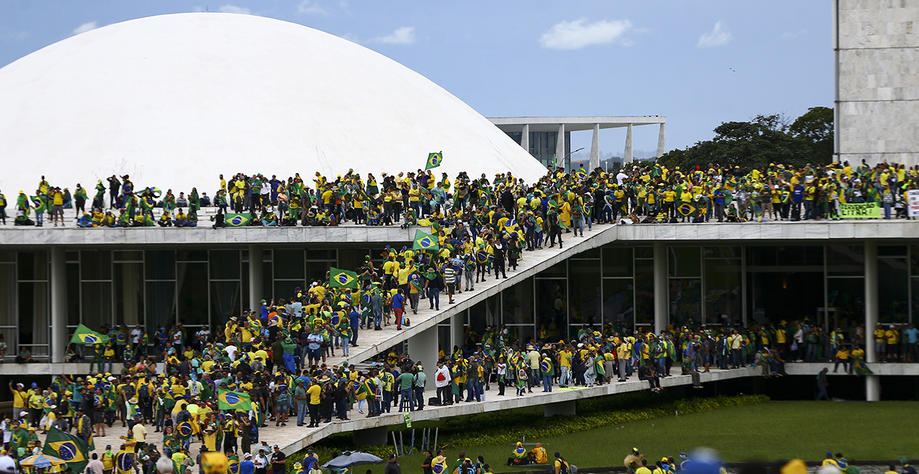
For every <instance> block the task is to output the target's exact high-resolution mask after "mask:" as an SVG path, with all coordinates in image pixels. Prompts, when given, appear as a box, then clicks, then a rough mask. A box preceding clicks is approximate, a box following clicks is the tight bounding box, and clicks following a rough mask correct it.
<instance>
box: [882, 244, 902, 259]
mask: <svg viewBox="0 0 919 474" xmlns="http://www.w3.org/2000/svg"><path fill="white" fill-rule="evenodd" d="M878 255H879V256H881V257H905V256H906V246H905V245H878Z"/></svg>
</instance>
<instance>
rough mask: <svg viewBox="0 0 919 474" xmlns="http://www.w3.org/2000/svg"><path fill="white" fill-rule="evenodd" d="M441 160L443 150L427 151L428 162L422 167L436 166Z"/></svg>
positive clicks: (442, 158) (442, 159) (427, 168)
mask: <svg viewBox="0 0 919 474" xmlns="http://www.w3.org/2000/svg"><path fill="white" fill-rule="evenodd" d="M442 161H444V152H442V151H438V152H437V153H428V164H427V165H425V167H424V169H426V170H429V169H431V168H437V167H438V166H440V163H441V162H442Z"/></svg>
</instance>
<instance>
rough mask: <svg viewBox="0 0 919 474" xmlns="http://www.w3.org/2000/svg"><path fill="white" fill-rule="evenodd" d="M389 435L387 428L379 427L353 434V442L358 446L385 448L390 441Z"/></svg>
mask: <svg viewBox="0 0 919 474" xmlns="http://www.w3.org/2000/svg"><path fill="white" fill-rule="evenodd" d="M388 434H389V429H388V428H387V427H385V426H378V427H376V428H368V429H366V430H359V431H353V432H351V441H352V442H353V443H354V444H355V445H357V446H384V445H386V444H387V443H389V440H388V439H386V435H388Z"/></svg>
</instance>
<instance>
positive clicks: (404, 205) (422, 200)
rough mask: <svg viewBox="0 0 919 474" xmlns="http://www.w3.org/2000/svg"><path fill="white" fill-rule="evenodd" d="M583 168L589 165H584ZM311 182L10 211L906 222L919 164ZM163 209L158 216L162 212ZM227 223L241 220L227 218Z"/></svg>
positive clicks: (60, 191) (126, 195) (240, 183)
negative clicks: (854, 214) (866, 206)
mask: <svg viewBox="0 0 919 474" xmlns="http://www.w3.org/2000/svg"><path fill="white" fill-rule="evenodd" d="M582 166H583V165H582ZM311 180H312V182H311V183H310V182H306V181H305V180H304V179H303V178H302V177H301V176H300V174H299V173H297V174H295V175H294V176H289V177H287V178H278V177H277V176H276V175H272V176H271V178H268V177H267V176H266V175H263V174H260V173H255V174H252V175H247V174H245V173H236V174H235V175H232V176H230V177H229V179H226V178H225V177H224V175H222V174H221V175H220V176H219V184H218V185H217V187H216V191H215V192H213V194H212V196H208V194H207V192H199V191H198V189H197V188H192V189H191V190H188V192H187V194H186V192H185V191H180V192H178V194H175V193H174V192H173V190H172V189H167V191H166V192H165V193H163V192H162V190H161V189H159V188H157V187H155V186H148V187H144V188H136V187H135V185H134V183H133V182H132V180H131V178H130V176H129V175H122V176H120V177H119V176H117V175H113V176H111V177H108V178H106V180H105V182H103V180H101V179H100V180H98V181H97V183H96V185H95V187H94V189H93V190H91V192H92V193H93V196H92V198H90V196H89V192H88V191H87V189H86V188H84V187H83V186H82V185H81V184H79V183H77V184H76V187H75V188H74V190H73V192H71V191H70V189H69V188H68V187H66V186H65V187H63V188H62V187H60V186H59V185H52V184H50V183H49V182H48V181H47V180H45V178H44V176H42V177H41V180H40V182H39V183H38V186H37V188H36V190H35V193H34V194H32V195H29V194H27V193H26V192H24V191H20V192H19V193H18V196H17V198H16V202H15V205H14V206H13V208H14V212H15V215H14V216H13V217H14V218H13V221H14V223H15V224H16V225H37V226H42V225H44V222H45V214H47V215H48V216H49V217H50V219H51V222H52V224H53V225H54V226H57V225H65V222H64V210H65V209H73V210H74V212H75V220H76V225H78V226H80V227H147V226H154V225H160V226H164V227H196V226H197V225H198V212H199V210H200V209H202V208H207V207H213V208H216V209H217V213H216V215H214V216H211V217H212V220H213V226H214V227H224V226H227V225H232V226H241V225H258V226H269V227H272V226H296V225H303V226H329V225H340V224H343V223H353V224H356V225H369V226H374V225H377V226H378V225H402V226H408V225H413V224H417V223H419V221H423V222H437V223H440V224H442V225H446V226H453V225H455V223H457V222H465V223H466V225H467V226H470V225H474V223H475V222H484V221H486V220H487V219H488V218H490V217H491V215H492V213H493V212H495V211H496V210H499V211H500V213H501V214H502V215H506V216H510V217H511V218H515V219H517V220H518V221H520V223H521V226H524V225H526V226H532V227H534V232H541V233H543V234H548V233H549V232H551V229H550V228H551V225H552V223H551V222H549V214H550V213H552V212H554V213H555V214H556V218H557V219H558V220H560V221H561V223H562V224H563V225H564V226H566V227H573V228H576V229H582V228H584V227H589V226H590V224H591V223H604V222H617V221H618V219H619V218H630V219H631V220H632V221H633V222H635V223H639V222H710V221H718V222H721V221H725V220H726V221H729V222H750V221H757V222H762V221H779V220H790V221H798V220H820V219H839V218H840V205H843V204H850V203H877V206H878V208H879V209H881V210H882V211H883V214H882V215H883V218H885V219H891V218H909V217H908V213H907V203H908V198H907V191H909V190H911V189H919V167H916V166H913V167H907V166H905V165H903V164H897V163H893V164H891V163H886V162H885V163H879V164H877V165H875V166H870V165H868V164H867V163H865V162H864V161H862V163H859V164H856V165H854V166H853V165H851V164H850V163H849V162H842V163H837V162H834V163H829V164H825V165H807V166H804V167H800V168H794V167H788V166H784V165H783V164H774V163H773V164H770V165H769V166H768V167H766V168H765V169H760V168H753V169H741V168H740V167H739V166H735V167H733V168H730V167H723V166H718V165H711V166H709V167H708V169H702V168H700V167H697V168H695V169H680V167H678V166H676V167H673V168H672V169H671V168H668V167H667V166H664V165H661V164H659V163H656V162H645V163H641V162H640V163H635V164H631V165H628V166H626V167H623V168H621V169H619V170H617V171H615V172H609V173H608V172H606V171H604V170H603V169H601V168H597V169H594V170H586V169H584V168H582V167H581V168H577V169H574V170H571V171H570V172H566V171H565V170H564V169H563V168H556V169H553V170H550V171H548V172H547V173H546V175H545V176H543V177H541V178H540V179H539V180H538V181H537V182H535V183H527V182H525V181H523V180H520V179H518V178H517V177H515V176H513V174H512V173H510V172H508V173H499V174H496V175H495V176H494V177H493V178H491V179H489V177H487V176H485V175H484V174H482V175H481V176H479V177H477V178H476V177H471V176H469V175H468V174H467V173H465V172H462V173H459V174H458V175H457V176H455V177H454V178H453V179H452V180H451V178H450V177H449V176H448V175H447V173H440V176H439V177H438V176H436V175H435V173H434V172H433V171H432V170H430V169H428V170H421V169H418V170H416V171H414V172H403V173H398V174H387V173H382V174H381V175H380V178H377V177H376V176H374V174H373V173H368V174H366V176H361V175H360V174H358V173H354V172H351V171H349V172H348V173H346V174H344V175H339V176H336V177H335V179H330V178H327V177H326V176H323V175H321V174H320V173H318V172H316V173H315V174H314V176H313V177H312V178H311ZM6 207H7V201H6V198H5V197H4V196H3V195H2V194H0V223H4V224H5V223H6ZM154 211H156V213H155V212H154ZM228 216H241V217H237V218H236V220H233V221H232V222H230V221H229V220H228Z"/></svg>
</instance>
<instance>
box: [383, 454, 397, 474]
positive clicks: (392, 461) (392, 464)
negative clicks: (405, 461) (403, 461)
mask: <svg viewBox="0 0 919 474" xmlns="http://www.w3.org/2000/svg"><path fill="white" fill-rule="evenodd" d="M383 474H402V467H400V466H399V463H398V462H397V461H396V455H395V454H390V455H389V462H388V463H386V467H385V468H384V469H383Z"/></svg>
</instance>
